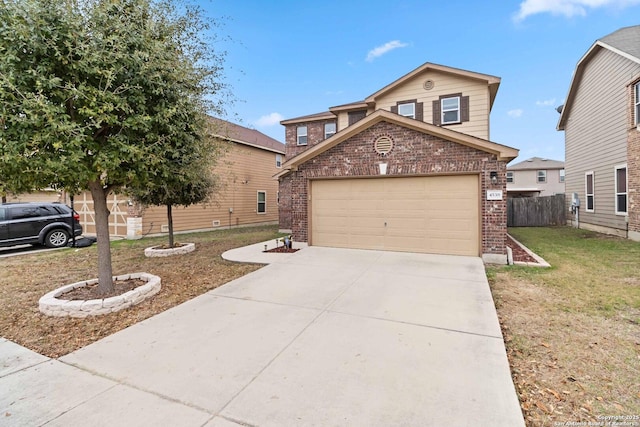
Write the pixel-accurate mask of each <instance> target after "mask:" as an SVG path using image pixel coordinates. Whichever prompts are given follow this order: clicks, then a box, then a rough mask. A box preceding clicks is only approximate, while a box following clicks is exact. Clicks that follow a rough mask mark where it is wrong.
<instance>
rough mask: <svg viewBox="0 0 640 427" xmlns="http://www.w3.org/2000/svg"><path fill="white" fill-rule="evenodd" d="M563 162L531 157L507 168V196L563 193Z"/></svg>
mask: <svg viewBox="0 0 640 427" xmlns="http://www.w3.org/2000/svg"><path fill="white" fill-rule="evenodd" d="M564 172H565V171H564V162H561V161H558V160H549V159H542V158H540V157H532V158H530V159H527V160H524V161H522V162H519V163H516V164H513V165H509V166H507V196H509V197H537V196H554V195H556V194H563V193H564V180H565V173H564Z"/></svg>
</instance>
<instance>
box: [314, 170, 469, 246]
mask: <svg viewBox="0 0 640 427" xmlns="http://www.w3.org/2000/svg"><path fill="white" fill-rule="evenodd" d="M478 194H479V190H478V176H477V175H457V176H439V177H411V178H370V179H335V180H320V181H312V184H311V244H312V245H317V246H330V247H340V248H357V249H381V250H390V251H403V252H424V253H434V254H451V255H472V256H478V255H479V253H480V238H479V235H480V231H479V230H480V222H479V208H480V202H479V197H478Z"/></svg>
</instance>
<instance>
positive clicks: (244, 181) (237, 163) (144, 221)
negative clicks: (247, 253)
mask: <svg viewBox="0 0 640 427" xmlns="http://www.w3.org/2000/svg"><path fill="white" fill-rule="evenodd" d="M212 120H214V121H215V122H216V126H215V129H216V132H215V137H216V138H220V139H221V140H224V141H228V142H229V143H230V148H229V150H228V152H227V153H226V154H225V156H224V157H223V158H222V159H220V161H219V162H218V165H217V166H216V174H217V175H218V177H219V178H220V180H221V182H222V188H221V190H220V191H219V192H218V193H217V194H216V195H215V196H214V197H213V200H212V201H211V202H209V203H206V204H197V205H193V206H189V207H187V208H183V207H179V206H174V207H173V212H172V214H173V226H174V231H176V232H186V231H204V230H213V229H217V228H229V227H238V226H248V225H260V224H277V222H278V182H277V180H275V179H273V176H274V175H275V174H277V173H278V172H279V171H280V170H281V168H282V164H284V158H285V155H284V154H285V153H284V144H282V143H281V142H279V141H277V140H275V139H273V138H270V137H268V136H267V135H264V134H263V133H261V132H259V131H257V130H253V129H248V128H245V127H242V126H239V125H236V124H233V123H229V122H226V121H222V120H217V119H212ZM8 199H9V200H8V201H12V200H13V199H11V197H8ZM14 199H16V200H20V201H40V200H47V201H60V202H64V203H67V204H70V199H69V197H68V196H67V195H66V194H64V193H63V192H39V193H32V194H24V195H20V196H19V197H17V198H15V197H14ZM107 204H108V207H109V210H110V212H111V214H110V216H109V228H110V234H111V236H112V237H128V238H140V237H142V236H144V235H158V234H163V233H166V232H168V223H167V210H166V207H165V206H148V207H144V208H142V207H139V206H133V205H132V203H131V201H130V200H129V198H128V197H127V196H124V195H121V194H112V195H110V196H109V198H108V200H107ZM74 208H75V210H76V211H77V212H78V213H79V214H80V222H81V223H82V225H83V227H84V232H85V234H89V235H90V234H95V216H94V210H93V200H92V198H91V194H90V193H88V192H87V193H82V194H80V195H76V196H75V197H74Z"/></svg>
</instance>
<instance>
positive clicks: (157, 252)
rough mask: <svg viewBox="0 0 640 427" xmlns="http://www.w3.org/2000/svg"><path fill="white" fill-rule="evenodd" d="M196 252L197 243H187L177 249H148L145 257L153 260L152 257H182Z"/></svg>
mask: <svg viewBox="0 0 640 427" xmlns="http://www.w3.org/2000/svg"><path fill="white" fill-rule="evenodd" d="M195 250H196V244H195V243H185V244H183V245H182V246H177V247H175V248H168V249H161V248H158V247H151V248H146V249H145V250H144V256H146V257H149V258H152V257H163V256H171V255H182V254H188V253H189V252H193V251H195Z"/></svg>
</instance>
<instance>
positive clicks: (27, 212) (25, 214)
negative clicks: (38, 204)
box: [10, 207, 38, 219]
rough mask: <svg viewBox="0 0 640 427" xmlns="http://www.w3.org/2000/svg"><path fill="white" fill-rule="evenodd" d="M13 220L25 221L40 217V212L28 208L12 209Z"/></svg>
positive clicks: (33, 208)
mask: <svg viewBox="0 0 640 427" xmlns="http://www.w3.org/2000/svg"><path fill="white" fill-rule="evenodd" d="M10 209H11V218H12V219H25V218H33V217H36V216H38V210H37V209H36V208H35V207H28V208H10Z"/></svg>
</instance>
